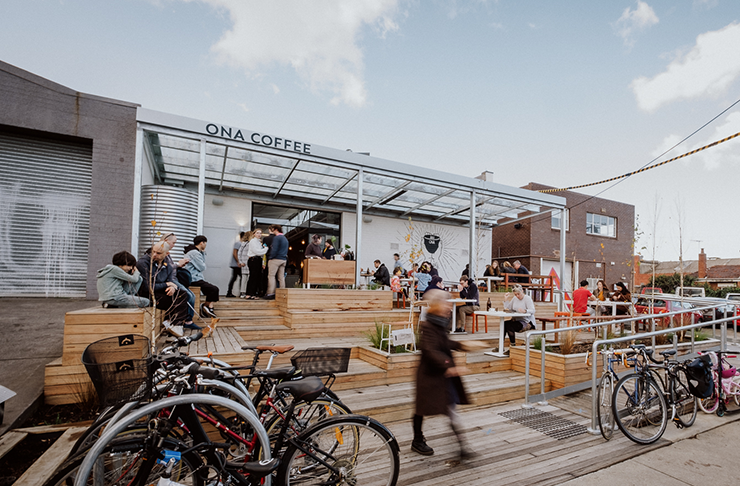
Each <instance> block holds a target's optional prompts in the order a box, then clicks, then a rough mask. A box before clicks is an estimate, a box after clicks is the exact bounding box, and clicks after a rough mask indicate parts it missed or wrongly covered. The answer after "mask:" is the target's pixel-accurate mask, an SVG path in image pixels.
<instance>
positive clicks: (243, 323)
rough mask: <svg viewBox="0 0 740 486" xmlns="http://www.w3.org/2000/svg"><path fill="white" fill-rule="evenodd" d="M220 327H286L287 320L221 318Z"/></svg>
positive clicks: (276, 317) (276, 318) (260, 317)
mask: <svg viewBox="0 0 740 486" xmlns="http://www.w3.org/2000/svg"><path fill="white" fill-rule="evenodd" d="M218 317H219V319H220V321H219V322H218V325H219V326H228V327H250V326H283V327H287V326H285V319H283V318H282V317H281V316H254V317H221V314H219V315H218Z"/></svg>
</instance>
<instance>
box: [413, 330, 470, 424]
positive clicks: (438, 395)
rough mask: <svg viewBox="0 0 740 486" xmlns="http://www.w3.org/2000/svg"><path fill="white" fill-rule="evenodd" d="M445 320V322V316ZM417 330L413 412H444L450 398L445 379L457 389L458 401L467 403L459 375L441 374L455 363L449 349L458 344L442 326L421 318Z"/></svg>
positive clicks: (429, 413)
mask: <svg viewBox="0 0 740 486" xmlns="http://www.w3.org/2000/svg"><path fill="white" fill-rule="evenodd" d="M430 317H431V318H434V317H437V316H430ZM438 319H439V318H438ZM446 321H447V322H449V318H448V319H446ZM420 331H421V337H420V339H419V349H420V350H421V359H420V360H419V368H418V369H417V370H416V415H422V416H424V415H440V414H446V413H447V409H448V407H449V406H450V404H451V403H452V402H453V398H452V396H451V395H450V389H449V385H448V382H449V383H451V385H452V387H454V389H455V390H456V392H457V397H458V400H457V402H458V403H460V404H463V405H464V404H467V403H470V402H468V397H467V395H466V394H465V388H464V387H463V383H462V380H461V379H460V377H459V376H453V377H451V378H447V377H445V371H447V369H448V368H452V367H454V366H455V362H454V361H453V359H452V350H459V349H462V345H461V344H460V343H459V342H457V341H453V340H451V339H450V338H449V334H448V333H447V329H446V328H445V327H443V326H440V325H436V324H432V323H430V322H428V321H423V322H422V323H421V329H420Z"/></svg>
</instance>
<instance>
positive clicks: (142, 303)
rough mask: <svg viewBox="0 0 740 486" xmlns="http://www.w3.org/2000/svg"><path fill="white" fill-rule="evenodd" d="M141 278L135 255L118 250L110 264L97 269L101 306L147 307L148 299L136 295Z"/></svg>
mask: <svg viewBox="0 0 740 486" xmlns="http://www.w3.org/2000/svg"><path fill="white" fill-rule="evenodd" d="M143 280H144V279H143V278H142V277H141V274H140V273H139V270H138V269H137V268H136V257H135V256H133V255H132V254H131V253H129V252H127V251H121V252H118V253H116V254H115V255H113V263H112V264H109V265H106V266H105V267H103V268H101V269H100V270H98V281H97V286H98V300H99V301H100V302H102V303H103V307H124V308H127V307H134V308H138V307H149V306H150V305H151V302H150V301H149V299H147V298H146V297H139V296H138V295H136V292H138V291H139V287H141V282H142V281H143Z"/></svg>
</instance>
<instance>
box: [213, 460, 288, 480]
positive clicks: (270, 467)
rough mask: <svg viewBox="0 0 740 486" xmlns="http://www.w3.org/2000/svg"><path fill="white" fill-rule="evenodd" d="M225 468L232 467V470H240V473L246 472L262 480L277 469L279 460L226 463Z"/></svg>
mask: <svg viewBox="0 0 740 486" xmlns="http://www.w3.org/2000/svg"><path fill="white" fill-rule="evenodd" d="M226 464H227V466H229V467H232V468H234V469H240V470H242V471H246V472H248V473H249V474H250V475H252V476H255V477H258V478H264V477H265V476H267V475H268V474H270V473H271V472H272V471H274V470H275V469H277V468H278V466H279V465H280V459H278V458H277V457H273V458H272V459H270V460H267V461H266V460H264V459H263V460H261V461H259V462H246V463H238V462H232V461H228V462H227V463H226Z"/></svg>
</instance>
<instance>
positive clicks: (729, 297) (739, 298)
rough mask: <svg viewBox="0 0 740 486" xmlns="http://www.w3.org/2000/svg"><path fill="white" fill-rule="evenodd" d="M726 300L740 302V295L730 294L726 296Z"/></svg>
mask: <svg viewBox="0 0 740 486" xmlns="http://www.w3.org/2000/svg"><path fill="white" fill-rule="evenodd" d="M725 299H727V300H732V301H737V302H740V294H734V293H732V292H730V293H729V294H727V295H725Z"/></svg>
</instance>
